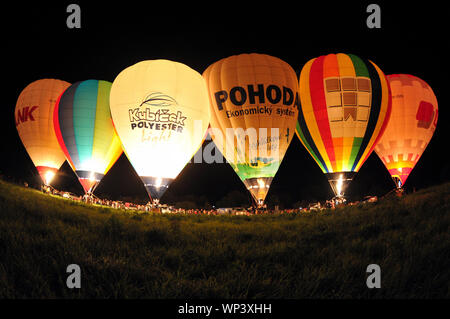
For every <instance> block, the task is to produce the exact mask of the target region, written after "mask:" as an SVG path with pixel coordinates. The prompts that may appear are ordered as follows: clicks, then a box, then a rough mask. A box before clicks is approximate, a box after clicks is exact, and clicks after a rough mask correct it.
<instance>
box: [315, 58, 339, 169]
mask: <svg viewBox="0 0 450 319" xmlns="http://www.w3.org/2000/svg"><path fill="white" fill-rule="evenodd" d="M324 59H325V56H321V57H318V58H317V59H316V60H314V62H313V64H312V66H311V71H310V77H309V87H310V92H311V101H312V102H313V110H314V116H315V118H316V122H317V126H318V128H319V132H320V137H321V139H322V142H323V144H324V146H325V150H326V153H327V155H328V158H329V160H330V162H329V163H327V164H328V165H327V166H328V168H329V170H332V171H334V170H335V168H336V167H335V166H336V159H335V155H334V148H333V140H332V137H331V131H330V124H329V120H328V112H327V104H326V100H325V91H324V84H323V62H324Z"/></svg>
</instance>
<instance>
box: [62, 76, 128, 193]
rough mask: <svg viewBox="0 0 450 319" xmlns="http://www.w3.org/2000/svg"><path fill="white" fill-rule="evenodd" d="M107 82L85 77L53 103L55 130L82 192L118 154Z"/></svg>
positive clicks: (90, 189)
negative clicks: (54, 104) (84, 79)
mask: <svg viewBox="0 0 450 319" xmlns="http://www.w3.org/2000/svg"><path fill="white" fill-rule="evenodd" d="M110 90H111V83H110V82H107V81H101V80H87V81H81V82H77V83H74V84H73V85H71V86H70V87H69V88H67V89H66V90H65V91H64V93H63V94H62V95H61V96H60V97H59V99H58V102H57V103H56V107H55V112H54V114H53V115H54V116H53V121H54V127H55V133H56V136H57V139H58V142H59V145H60V146H61V149H62V150H63V152H64V154H65V156H66V158H67V161H68V162H69V164H70V166H71V167H72V169H73V171H74V172H75V174H76V175H77V176H78V180H79V181H80V183H81V185H82V186H83V189H84V191H85V192H86V193H92V192H93V191H94V189H95V187H96V186H97V185H98V183H99V182H100V180H101V179H102V178H103V176H104V175H105V174H106V173H107V172H108V171H109V169H110V168H111V167H112V165H113V164H114V163H115V162H116V160H117V159H118V158H119V156H120V155H121V154H122V147H121V144H120V140H119V137H118V136H117V134H116V133H115V130H114V126H113V123H112V120H111V113H110V110H109V92H110Z"/></svg>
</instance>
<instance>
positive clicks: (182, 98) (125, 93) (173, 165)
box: [110, 60, 210, 202]
mask: <svg viewBox="0 0 450 319" xmlns="http://www.w3.org/2000/svg"><path fill="white" fill-rule="evenodd" d="M110 108H111V116H112V119H113V122H114V126H115V128H116V131H117V134H118V136H119V138H120V140H121V142H122V148H123V150H124V152H125V154H126V155H127V157H128V159H129V161H130V163H131V164H132V165H133V167H134V169H135V170H136V172H137V174H138V175H139V176H140V178H141V180H142V181H143V183H144V185H145V188H146V189H147V192H148V194H149V196H150V197H151V198H152V199H153V201H156V202H157V201H159V199H160V198H161V196H162V195H163V194H164V192H165V191H166V190H167V188H168V186H169V184H170V182H171V181H173V179H175V178H176V177H177V175H178V174H179V173H180V171H181V170H182V169H183V168H184V166H185V165H186V164H187V162H188V161H189V160H190V159H191V158H192V156H193V155H194V154H195V152H196V151H197V150H198V148H199V147H200V146H201V144H202V141H203V138H204V136H205V132H206V130H207V128H208V125H209V120H210V111H209V100H208V93H207V88H206V84H205V81H204V79H203V77H202V76H201V74H200V73H198V72H196V71H194V70H193V69H191V68H189V67H188V66H186V65H184V64H182V63H178V62H173V61H168V60H149V61H142V62H139V63H137V64H135V65H133V66H130V67H128V68H126V69H125V70H123V71H122V72H121V73H120V74H119V75H118V76H117V77H116V79H115V80H114V82H113V84H112V87H111V93H110Z"/></svg>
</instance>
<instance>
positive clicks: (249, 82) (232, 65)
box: [203, 53, 298, 205]
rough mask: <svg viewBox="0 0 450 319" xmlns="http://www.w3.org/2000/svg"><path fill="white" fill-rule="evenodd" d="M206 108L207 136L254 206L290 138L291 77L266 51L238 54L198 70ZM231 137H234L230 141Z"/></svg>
mask: <svg viewBox="0 0 450 319" xmlns="http://www.w3.org/2000/svg"><path fill="white" fill-rule="evenodd" d="M203 77H204V78H205V79H206V81H207V85H208V91H209V99H210V107H211V130H210V133H211V137H212V139H213V141H214V143H215V144H216V146H217V148H218V149H219V150H220V151H221V152H222V154H223V155H224V156H225V158H226V159H227V161H228V162H229V163H230V165H231V166H232V167H233V169H234V170H235V172H236V173H237V175H238V176H239V178H240V179H241V180H242V182H243V183H244V184H245V186H246V187H247V189H248V190H249V192H250V193H251V194H252V196H253V198H254V200H255V202H256V203H257V204H258V205H263V203H264V199H265V198H266V195H267V192H268V191H269V187H270V184H271V183H272V180H273V178H274V176H275V174H276V172H277V171H278V168H279V167H280V164H281V161H282V160H283V157H284V155H285V153H286V150H287V148H288V146H289V144H290V143H291V140H292V137H293V136H294V131H295V124H296V122H297V116H298V94H297V86H298V84H297V76H296V74H295V71H294V70H293V69H292V67H291V66H290V65H289V64H287V63H286V62H284V61H282V60H281V59H279V58H276V57H273V56H269V55H266V54H257V53H252V54H240V55H235V56H231V57H228V58H225V59H222V60H220V61H218V62H215V63H214V64H212V65H210V66H209V67H208V68H207V69H206V71H205V72H204V73H203ZM235 136H236V139H235Z"/></svg>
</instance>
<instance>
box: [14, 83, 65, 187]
mask: <svg viewBox="0 0 450 319" xmlns="http://www.w3.org/2000/svg"><path fill="white" fill-rule="evenodd" d="M68 86H70V83H68V82H65V81H61V80H56V79H42V80H37V81H35V82H33V83H31V84H29V85H28V86H27V87H26V88H25V89H24V90H23V91H22V92H21V93H20V95H19V98H18V100H17V103H16V109H15V112H14V113H15V120H16V128H17V131H18V133H19V136H20V139H21V140H22V143H23V145H24V146H25V149H26V150H27V152H28V155H30V158H31V160H32V161H33V163H34V165H35V166H36V168H37V170H38V172H39V175H40V176H41V178H42V180H43V181H44V183H45V184H47V185H48V184H50V182H51V181H52V179H53V177H54V176H55V174H56V172H57V171H58V169H59V168H60V167H61V165H62V164H63V163H64V161H65V160H66V158H65V157H64V153H63V152H62V150H61V148H60V147H59V144H58V141H57V139H56V136H55V132H54V129H53V121H52V118H53V110H54V107H55V102H56V100H57V99H58V96H59V95H60V94H61V93H62V92H63V91H64V90H65V89H66V88H67V87H68Z"/></svg>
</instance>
